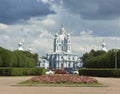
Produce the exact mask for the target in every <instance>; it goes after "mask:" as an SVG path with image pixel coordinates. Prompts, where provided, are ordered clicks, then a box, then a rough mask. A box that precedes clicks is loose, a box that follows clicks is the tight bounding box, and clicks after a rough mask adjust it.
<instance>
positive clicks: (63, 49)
mask: <svg viewBox="0 0 120 94" xmlns="http://www.w3.org/2000/svg"><path fill="white" fill-rule="evenodd" d="M47 59H48V61H49V67H50V68H53V69H64V68H73V69H76V68H77V67H80V66H79V65H80V64H79V63H80V61H79V59H78V56H77V54H75V53H72V51H71V37H70V34H69V33H68V32H67V31H66V30H65V29H64V27H63V26H61V28H60V32H58V33H56V34H55V36H54V43H53V52H51V53H47Z"/></svg>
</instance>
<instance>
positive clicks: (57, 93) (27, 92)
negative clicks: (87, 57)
mask: <svg viewBox="0 0 120 94" xmlns="http://www.w3.org/2000/svg"><path fill="white" fill-rule="evenodd" d="M28 78H30V77H0V94H120V78H96V79H97V80H98V81H99V82H101V83H104V85H107V86H108V87H35V86H11V85H13V84H16V83H17V82H20V81H24V80H26V79H28Z"/></svg>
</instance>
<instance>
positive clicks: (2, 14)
mask: <svg viewBox="0 0 120 94" xmlns="http://www.w3.org/2000/svg"><path fill="white" fill-rule="evenodd" d="M119 4H120V0H0V46H1V47H4V48H6V49H9V50H16V49H17V48H18V42H19V40H20V39H21V40H22V41H23V42H24V45H23V48H24V49H25V50H29V47H31V48H32V49H33V53H38V54H39V55H40V56H44V55H46V53H47V52H52V51H53V39H54V34H55V33H56V32H59V30H60V27H61V25H64V28H65V29H66V30H67V31H68V32H69V33H70V35H71V41H72V52H74V53H77V54H78V55H79V56H81V55H82V54H83V53H85V52H89V51H90V50H91V49H95V50H101V44H102V42H103V40H104V42H105V43H106V48H107V49H108V50H110V49H113V48H114V49H119V47H120V6H119Z"/></svg>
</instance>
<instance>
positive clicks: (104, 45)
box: [102, 40, 107, 52]
mask: <svg viewBox="0 0 120 94" xmlns="http://www.w3.org/2000/svg"><path fill="white" fill-rule="evenodd" d="M102 50H103V51H105V52H107V49H106V44H105V42H104V40H103V43H102Z"/></svg>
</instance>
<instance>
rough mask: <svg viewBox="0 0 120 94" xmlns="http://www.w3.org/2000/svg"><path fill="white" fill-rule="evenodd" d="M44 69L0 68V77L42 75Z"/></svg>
mask: <svg viewBox="0 0 120 94" xmlns="http://www.w3.org/2000/svg"><path fill="white" fill-rule="evenodd" d="M45 72H46V70H45V68H0V76H27V75H44V74H45Z"/></svg>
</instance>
